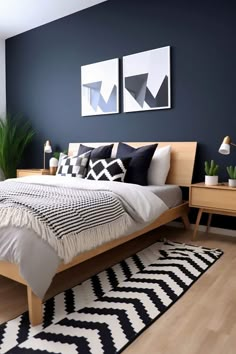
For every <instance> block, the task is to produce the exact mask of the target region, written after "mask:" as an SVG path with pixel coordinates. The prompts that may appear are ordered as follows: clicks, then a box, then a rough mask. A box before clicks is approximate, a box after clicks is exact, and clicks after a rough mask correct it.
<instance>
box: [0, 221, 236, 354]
mask: <svg viewBox="0 0 236 354" xmlns="http://www.w3.org/2000/svg"><path fill="white" fill-rule="evenodd" d="M191 235H192V231H185V230H183V229H176V228H170V227H166V226H165V227H161V228H159V229H158V231H155V232H151V233H149V234H148V235H144V236H141V237H139V239H138V240H133V241H131V242H130V243H129V244H126V245H123V246H120V247H118V248H117V249H115V250H112V251H110V252H107V253H106V254H104V255H102V256H98V257H96V258H95V259H93V260H90V261H87V262H85V263H83V264H82V265H80V266H77V267H74V268H73V269H70V270H68V271H66V272H64V273H63V274H59V275H58V276H57V277H56V279H55V280H54V281H53V284H52V286H51V287H50V289H49V291H48V293H47V298H48V297H50V296H52V295H54V294H56V293H58V292H60V291H61V290H62V289H63V288H65V287H71V286H73V285H76V284H78V283H79V282H81V281H83V280H84V279H86V278H88V277H89V276H90V275H92V274H94V273H97V272H98V271H101V270H102V269H105V268H106V267H108V266H109V265H111V264H114V263H116V262H118V261H119V260H120V259H122V258H125V257H127V256H128V255H130V254H132V253H134V252H136V251H138V250H139V249H142V248H144V247H146V246H147V245H148V244H150V243H153V242H154V241H155V239H157V238H158V237H160V236H162V237H163V236H164V237H167V238H169V239H171V240H176V241H180V242H187V243H190V242H191V243H193V244H197V245H203V246H206V247H217V248H220V249H222V250H223V251H224V255H223V256H222V257H221V259H220V260H219V261H217V262H216V263H215V264H214V265H213V266H212V268H210V269H209V270H208V271H207V272H206V273H205V274H204V275H203V276H202V277H201V279H199V280H198V281H197V282H196V283H195V284H194V285H193V286H192V288H191V289H190V290H188V292H187V293H186V294H185V295H184V296H183V297H182V298H181V299H180V300H178V301H177V302H176V303H175V304H174V305H173V306H172V307H171V308H170V309H169V310H168V311H167V312H166V313H165V314H164V315H163V316H161V317H160V318H159V319H158V320H157V321H156V322H154V324H153V325H152V326H150V327H149V328H148V329H147V330H146V331H145V332H144V333H143V334H141V335H140V336H139V337H138V338H137V339H136V341H135V342H133V343H132V344H131V345H130V346H129V347H128V348H127V349H126V350H125V351H124V352H123V353H124V354H235V353H236V238H232V237H225V236H218V235H213V234H209V235H205V234H204V233H200V232H199V234H198V240H197V241H195V242H192V241H191ZM111 260H112V261H111ZM25 310H26V289H25V287H24V286H22V285H20V284H17V283H15V282H14V281H11V280H8V279H6V278H4V277H1V276H0V323H2V322H4V321H6V320H9V319H10V318H14V317H15V316H16V315H18V314H20V313H22V312H23V311H25Z"/></svg>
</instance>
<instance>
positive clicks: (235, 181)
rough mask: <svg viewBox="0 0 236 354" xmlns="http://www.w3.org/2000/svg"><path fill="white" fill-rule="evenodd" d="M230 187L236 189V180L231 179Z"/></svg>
mask: <svg viewBox="0 0 236 354" xmlns="http://www.w3.org/2000/svg"><path fill="white" fill-rule="evenodd" d="M229 187H234V188H236V179H231V178H229Z"/></svg>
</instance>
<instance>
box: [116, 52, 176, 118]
mask: <svg viewBox="0 0 236 354" xmlns="http://www.w3.org/2000/svg"><path fill="white" fill-rule="evenodd" d="M123 105H124V112H133V111H146V110H153V109H167V108H171V97H170V47H169V46H168V47H163V48H157V49H152V50H148V51H145V52H141V53H136V54H132V55H127V56H125V57H123Z"/></svg>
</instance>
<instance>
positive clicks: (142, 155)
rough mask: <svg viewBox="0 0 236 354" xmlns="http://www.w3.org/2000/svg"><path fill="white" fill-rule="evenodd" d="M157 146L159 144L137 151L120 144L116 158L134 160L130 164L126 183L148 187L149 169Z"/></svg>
mask: <svg viewBox="0 0 236 354" xmlns="http://www.w3.org/2000/svg"><path fill="white" fill-rule="evenodd" d="M157 145H158V144H152V145H147V146H141V147H139V148H137V149H135V148H133V147H132V146H130V145H127V144H124V143H119V145H118V149H117V154H116V157H117V158H124V157H131V158H132V159H131V161H130V163H129V168H128V171H127V173H126V175H125V182H127V183H135V184H140V185H142V186H146V185H147V184H148V181H147V173H148V168H149V166H150V163H151V160H152V156H153V154H154V152H155V150H156V148H157Z"/></svg>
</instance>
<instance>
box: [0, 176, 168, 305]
mask: <svg viewBox="0 0 236 354" xmlns="http://www.w3.org/2000/svg"><path fill="white" fill-rule="evenodd" d="M17 181H19V182H22V183H25V182H27V183H37V184H47V185H54V186H55V185H57V186H59V187H60V186H68V187H70V188H80V189H94V190H108V191H112V192H113V193H114V194H115V195H117V196H118V198H119V199H120V200H121V202H122V204H123V207H124V209H125V211H126V213H127V217H128V219H129V221H130V222H129V223H127V229H126V231H125V232H124V230H123V231H122V232H121V233H120V234H116V235H114V234H113V233H112V232H110V230H109V229H108V230H107V232H104V234H103V238H102V239H98V238H97V237H93V235H92V234H91V235H90V237H89V238H88V237H84V235H83V233H81V235H80V243H79V244H80V247H79V248H78V249H77V250H76V253H75V255H76V254H80V253H82V252H84V251H86V250H90V249H93V248H95V247H97V246H99V245H101V244H103V243H106V242H108V241H111V240H113V239H115V238H118V237H121V236H125V235H128V234H130V233H132V232H134V231H136V230H138V229H141V228H143V227H145V226H146V225H147V224H149V223H151V222H152V221H153V220H154V219H156V218H157V217H158V216H159V215H161V214H162V213H163V212H164V211H165V210H167V209H168V207H167V206H166V204H165V203H164V202H163V201H162V200H161V199H160V198H159V197H157V196H155V195H154V194H153V193H152V192H151V191H148V190H147V189H145V188H143V187H142V186H138V185H134V184H127V183H120V182H107V181H99V182H98V181H90V180H84V179H75V178H65V177H59V176H28V177H22V178H18V179H17ZM3 183H4V182H3ZM86 236H88V235H86ZM0 259H1V260H7V261H9V262H12V263H17V264H18V265H19V269H20V274H21V276H22V277H23V278H24V279H25V280H26V281H27V282H28V284H29V285H30V287H31V288H32V290H33V291H34V293H35V294H36V295H37V296H39V297H41V298H43V296H44V294H45V292H46V290H47V288H48V286H49V285H50V283H51V280H52V277H53V276H54V274H55V272H56V269H57V267H58V265H59V263H60V262H61V259H60V258H59V256H58V255H57V254H56V252H55V250H54V249H53V248H52V247H51V246H50V245H49V244H48V243H47V242H46V241H45V240H42V239H41V238H40V235H37V234H36V233H35V232H33V231H32V230H29V229H28V230H26V229H17V228H15V227H14V226H9V227H4V228H0Z"/></svg>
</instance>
